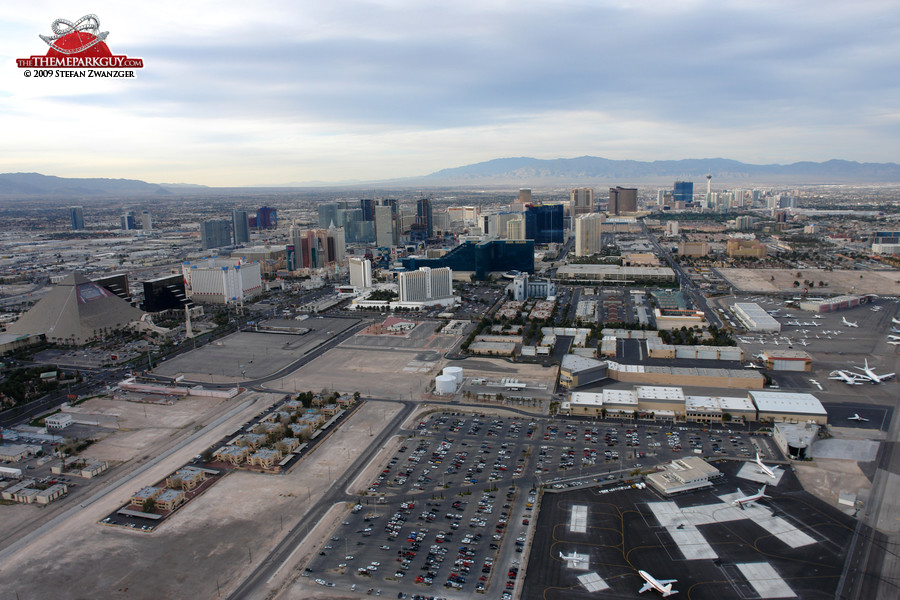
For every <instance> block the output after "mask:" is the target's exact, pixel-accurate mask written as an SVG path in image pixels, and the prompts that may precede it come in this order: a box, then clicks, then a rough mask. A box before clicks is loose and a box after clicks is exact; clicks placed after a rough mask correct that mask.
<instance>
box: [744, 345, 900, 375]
mask: <svg viewBox="0 0 900 600" xmlns="http://www.w3.org/2000/svg"><path fill="white" fill-rule="evenodd" d="M898 343H900V342H898ZM744 368H745V369H762V368H763V367H762V365H758V364H756V363H752V362H751V363H747V364H746V365H744Z"/></svg>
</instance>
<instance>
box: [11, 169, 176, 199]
mask: <svg viewBox="0 0 900 600" xmlns="http://www.w3.org/2000/svg"><path fill="white" fill-rule="evenodd" d="M169 195H171V192H169V191H168V190H167V189H165V188H164V187H162V186H161V185H157V184H155V183H147V182H146V181H139V180H136V179H97V178H92V179H76V178H69V177H53V176H51V175H41V174H40V173H5V174H0V198H60V199H63V198H66V199H70V200H77V199H79V198H98V197H100V198H110V197H135V196H140V197H147V196H169Z"/></svg>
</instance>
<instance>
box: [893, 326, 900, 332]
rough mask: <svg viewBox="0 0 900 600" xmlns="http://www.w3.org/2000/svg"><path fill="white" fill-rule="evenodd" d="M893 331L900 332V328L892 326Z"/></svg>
mask: <svg viewBox="0 0 900 600" xmlns="http://www.w3.org/2000/svg"><path fill="white" fill-rule="evenodd" d="M891 333H900V329H897V328H896V327H891Z"/></svg>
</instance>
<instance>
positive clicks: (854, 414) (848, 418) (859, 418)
mask: <svg viewBox="0 0 900 600" xmlns="http://www.w3.org/2000/svg"><path fill="white" fill-rule="evenodd" d="M847 420H848V421H868V419H866V418H865V417H861V416H859V415H858V414H856V413H853V416H852V417H847Z"/></svg>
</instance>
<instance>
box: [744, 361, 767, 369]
mask: <svg viewBox="0 0 900 600" xmlns="http://www.w3.org/2000/svg"><path fill="white" fill-rule="evenodd" d="M744 368H745V369H762V368H763V367H762V365H758V364H756V363H753V362H751V363H747V364H746V365H744Z"/></svg>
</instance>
